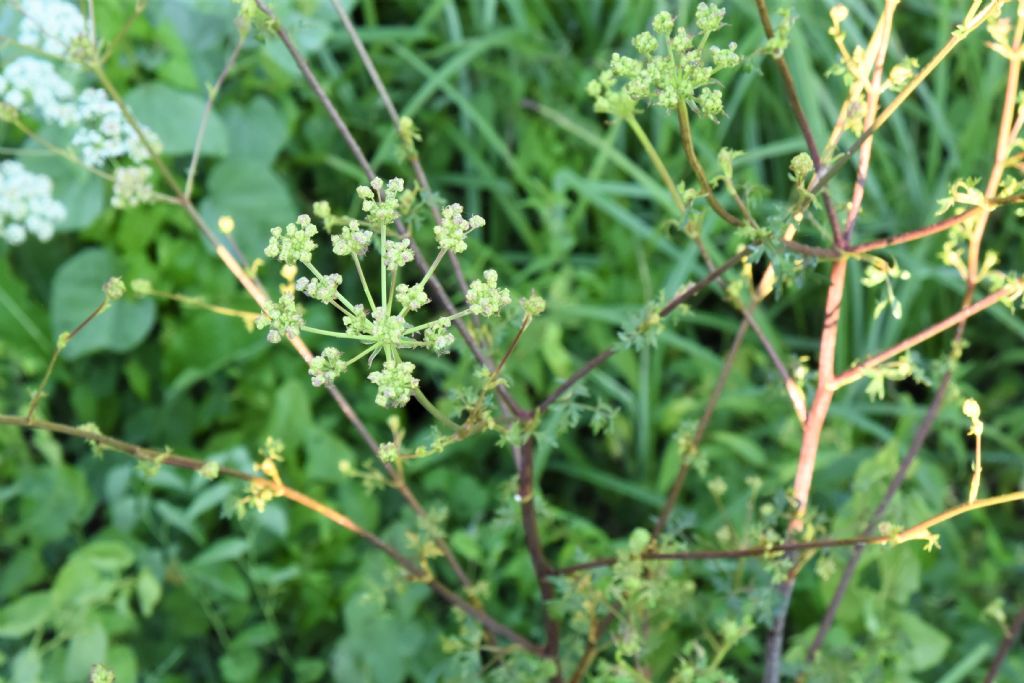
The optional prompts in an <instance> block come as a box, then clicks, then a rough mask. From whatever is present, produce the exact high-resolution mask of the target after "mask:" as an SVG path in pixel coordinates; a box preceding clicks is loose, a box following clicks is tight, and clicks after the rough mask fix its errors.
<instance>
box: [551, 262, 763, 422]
mask: <svg viewBox="0 0 1024 683" xmlns="http://www.w3.org/2000/svg"><path fill="white" fill-rule="evenodd" d="M747 253H748V252H747V250H746V249H744V250H743V251H740V252H738V253H737V254H735V255H733V257H732V258H730V259H729V260H727V261H726V262H725V263H723V264H722V265H721V266H719V267H718V268H716V269H715V270H713V271H711V272H710V273H708V274H707V275H705V276H704V278H703V279H702V280H700V281H699V282H697V283H695V284H692V285H690V286H689V287H687V288H686V289H685V290H684V291H683V292H681V293H679V294H678V295H676V296H675V298H673V299H672V300H671V301H669V302H668V303H667V304H665V306H663V307H662V308H661V310H660V311H658V315H660V316H661V317H662V318H664V317H665V316H666V315H668V314H669V313H671V312H672V311H674V310H675V309H676V308H677V307H678V306H680V305H681V304H683V303H686V302H687V301H689V300H690V299H692V298H693V297H695V296H696V295H697V294H699V293H700V292H701V291H703V290H704V289H706V288H707V287H708V286H709V285H710V284H711V283H712V282H714V281H715V280H717V279H718V278H719V277H721V275H722V274H723V273H725V272H726V271H727V270H729V269H730V268H732V267H733V266H735V265H736V264H737V263H739V262H740V261H741V260H742V259H743V257H744V256H746V255H747ZM620 349H621V347H620V346H619V345H617V344H616V345H613V346H609V347H608V348H607V349H605V350H604V351H602V352H601V353H599V354H597V355H596V356H594V357H593V358H591V359H590V360H589V361H587V362H586V363H584V364H583V366H582V367H580V368H579V369H578V370H576V372H574V373H572V375H570V376H569V378H568V379H567V380H565V381H564V382H562V383H561V384H560V385H559V386H558V387H557V388H556V389H555V390H554V391H552V392H551V394H550V395H549V396H548V397H547V398H545V399H544V400H543V401H541V402H540V404H539V405H538V406H537V412H540V413H543V412H544V411H546V410H547V409H548V408H550V407H551V404H552V403H554V402H555V401H557V400H558V399H559V398H561V397H562V395H563V394H564V393H565V392H567V391H569V389H571V388H572V387H573V386H574V385H575V384H576V383H577V382H579V381H580V380H581V379H583V378H584V377H586V376H587V375H588V374H590V372H591V371H592V370H594V369H595V368H597V367H598V366H599V365H601V364H602V363H604V362H605V361H606V360H608V359H609V358H611V357H612V356H614V355H615V353H616V352H617V351H619V350H620Z"/></svg>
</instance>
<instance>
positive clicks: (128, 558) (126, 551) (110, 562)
mask: <svg viewBox="0 0 1024 683" xmlns="http://www.w3.org/2000/svg"><path fill="white" fill-rule="evenodd" d="M74 557H77V558H79V559H81V560H84V561H86V562H88V563H89V564H91V565H92V566H93V568H95V569H98V570H100V571H104V572H115V573H121V572H123V571H124V570H125V569H127V568H128V567H130V566H132V564H134V563H135V551H134V550H132V549H131V548H130V547H129V546H128V545H126V544H125V543H122V542H121V541H117V540H114V539H103V540H99V541H93V542H91V543H89V544H88V545H86V546H84V547H82V548H80V549H78V550H76V551H75V553H74Z"/></svg>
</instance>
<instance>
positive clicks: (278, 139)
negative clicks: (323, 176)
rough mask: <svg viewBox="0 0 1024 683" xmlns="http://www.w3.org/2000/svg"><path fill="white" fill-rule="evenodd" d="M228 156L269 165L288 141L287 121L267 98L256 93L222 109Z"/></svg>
mask: <svg viewBox="0 0 1024 683" xmlns="http://www.w3.org/2000/svg"><path fill="white" fill-rule="evenodd" d="M224 120H225V121H226V122H227V130H228V136H229V139H230V144H231V158H232V159H252V160H253V161H254V162H256V163H259V164H265V165H269V164H270V163H272V162H273V161H274V159H275V158H276V157H277V153H278V152H280V151H281V148H282V147H284V145H285V143H286V142H287V141H288V133H289V131H288V122H287V121H286V120H285V118H284V116H283V115H282V114H281V111H280V109H279V108H278V107H277V106H275V104H274V103H273V102H271V101H270V99H268V98H266V97H263V96H259V97H255V98H253V99H252V100H250V101H249V102H247V103H246V104H233V105H231V106H229V107H227V108H226V109H225V111H224Z"/></svg>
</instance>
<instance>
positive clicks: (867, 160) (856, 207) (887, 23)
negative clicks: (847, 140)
mask: <svg viewBox="0 0 1024 683" xmlns="http://www.w3.org/2000/svg"><path fill="white" fill-rule="evenodd" d="M898 2H899V0H886V2H885V10H884V11H883V12H882V16H881V18H880V19H879V21H878V25H877V28H876V30H875V35H874V36H872V42H874V43H875V49H876V50H877V53H876V55H875V63H874V67H873V69H872V76H871V84H870V87H869V88H868V91H867V97H866V101H865V107H866V112H867V113H866V115H865V118H864V126H865V127H866V128H870V127H871V126H873V125H874V123H875V116H876V115H877V113H878V102H879V98H880V97H881V96H882V75H883V68H884V66H885V54H886V52H887V51H888V47H889V34H890V32H891V30H892V20H893V13H894V12H895V11H896V5H897V3H898ZM874 141H875V139H874V137H873V136H872V137H870V138H868V139H867V140H865V141H864V146H863V148H862V149H861V152H860V160H859V162H858V164H857V178H856V181H855V182H854V184H853V196H852V197H851V198H850V209H849V211H848V212H847V214H846V231H845V232H844V233H843V244H849V242H850V236H851V235H852V234H853V228H854V226H855V225H856V224H857V217H858V216H859V215H860V209H861V206H862V205H863V202H864V189H865V185H866V183H867V177H868V169H869V168H870V167H871V150H872V148H873V147H874Z"/></svg>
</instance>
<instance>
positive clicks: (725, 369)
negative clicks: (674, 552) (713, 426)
mask: <svg viewBox="0 0 1024 683" xmlns="http://www.w3.org/2000/svg"><path fill="white" fill-rule="evenodd" d="M749 329H750V322H749V321H748V320H747V319H746V318H744V319H743V321H742V322H740V326H739V327H738V328H737V329H736V334H735V335H734V336H733V340H732V345H731V346H730V347H729V352H728V353H727V354H726V356H725V360H724V361H723V362H722V369H721V370H719V372H718V379H716V380H715V386H714V388H713V389H712V390H711V395H710V396H709V397H708V400H707V403H706V404H705V405H704V413H703V414H702V415H701V416H700V422H698V423H697V430H696V431H695V432H694V434H693V440H692V444H691V446H690V450H691V452H692V453H693V454H696V452H697V449H698V448H700V444H701V442H702V441H703V440H704V433H705V432H706V431H707V428H708V424H710V422H711V415H712V414H713V413H714V412H715V408H716V407H717V406H718V400H719V399H720V398H721V397H722V391H724V390H725V382H726V380H728V379H729V372H730V371H731V370H732V364H733V362H734V361H735V360H736V354H737V353H738V352H739V350H740V346H742V344H743V338H744V337H745V336H746V335H747V331H748V330H749ZM689 455H690V454H685V453H684V454H683V462H682V463H681V464H680V466H679V472H678V473H677V474H676V478H675V479H674V480H673V482H672V488H671V489H669V492H668V497H667V498H666V499H665V502H664V504H663V505H662V506H661V512H660V513H659V514H658V522H657V523H656V524H655V525H654V537H655V538H657V537H658V536H661V532H662V531H664V530H665V524H666V523H668V516H669V514H670V513H671V512H672V509H673V508H675V506H676V502H677V501H678V500H679V494H680V493H681V492H682V490H683V484H684V483H686V477H687V475H688V474H689V472H690V465H691V463H692V462H693V458H692V457H689Z"/></svg>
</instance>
